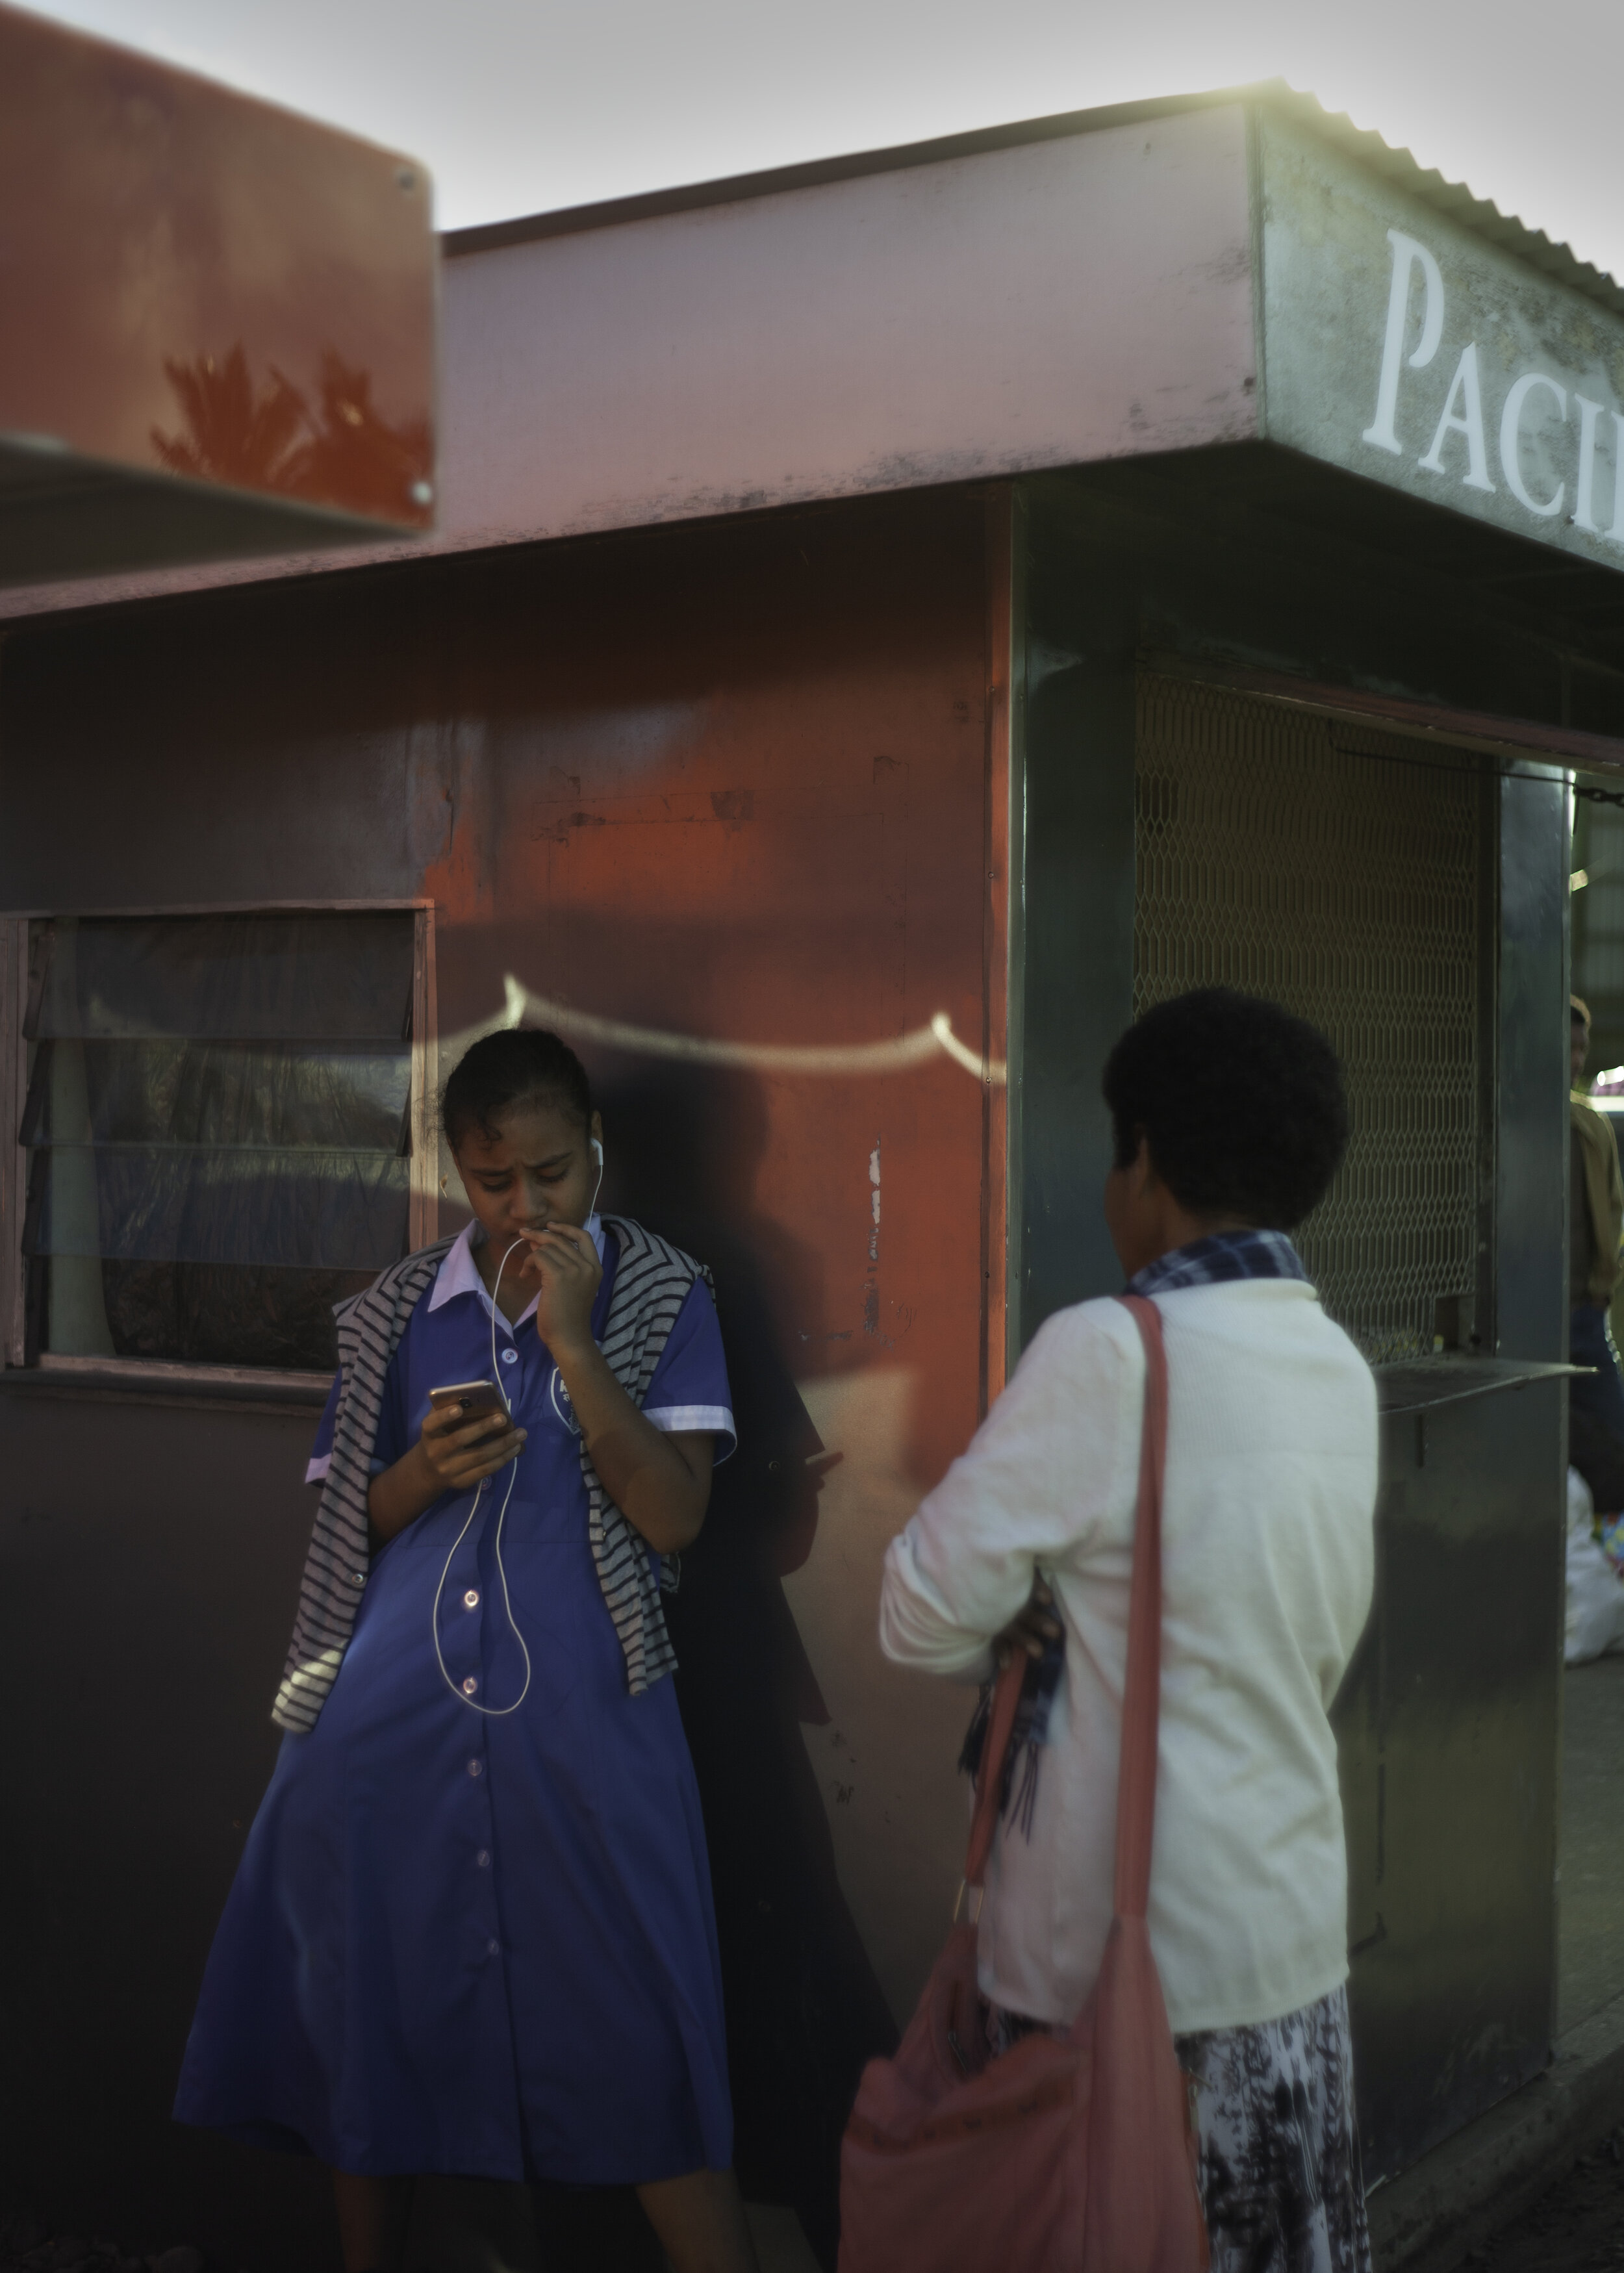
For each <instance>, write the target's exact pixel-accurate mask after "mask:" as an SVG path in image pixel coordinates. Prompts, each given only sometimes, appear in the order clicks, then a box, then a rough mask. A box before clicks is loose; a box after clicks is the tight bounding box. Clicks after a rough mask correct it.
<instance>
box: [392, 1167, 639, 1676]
mask: <svg viewBox="0 0 1624 2273" xmlns="http://www.w3.org/2000/svg"><path fill="white" fill-rule="evenodd" d="M592 1149H593V1151H594V1152H595V1153H596V1154H597V1156H598V1180H597V1182H596V1183H595V1184H594V1186H593V1187H592V1206H591V1207H589V1208H588V1209H587V1220H588V1222H590V1220H591V1219H592V1210H593V1208H595V1207H596V1205H597V1204H598V1194H599V1192H600V1191H601V1190H602V1188H603V1147H602V1144H600V1143H599V1142H598V1140H597V1138H596V1137H594V1138H593V1140H592ZM527 1244H528V1242H526V1241H525V1239H524V1238H523V1237H522V1236H521V1237H520V1238H518V1239H516V1240H515V1241H514V1242H513V1245H512V1246H511V1247H510V1248H509V1249H508V1250H507V1253H506V1254H505V1256H504V1257H502V1260H501V1261H500V1263H498V1265H497V1276H496V1285H495V1286H494V1287H492V1288H491V1290H490V1378H491V1379H492V1381H494V1382H495V1384H496V1386H497V1395H498V1397H499V1398H500V1399H501V1400H502V1405H503V1409H504V1410H505V1413H506V1414H507V1417H508V1419H509V1420H510V1421H511V1420H512V1419H513V1402H512V1400H511V1399H510V1398H509V1396H508V1393H507V1392H506V1390H505V1389H504V1388H503V1386H502V1375H501V1370H500V1369H499V1367H498V1363H497V1294H498V1289H499V1288H500V1287H501V1284H502V1273H503V1272H505V1270H506V1268H507V1266H508V1264H509V1263H510V1262H511V1261H512V1260H513V1257H514V1256H515V1255H516V1254H517V1253H518V1252H519V1249H520V1248H521V1247H523V1246H525V1245H527ZM507 1467H508V1475H507V1489H506V1490H505V1492H504V1493H503V1495H502V1505H501V1507H500V1509H499V1510H498V1514H497V1532H496V1539H495V1542H494V1546H495V1553H496V1566H497V1576H498V1579H500V1580H501V1582H502V1608H503V1609H504V1611H505V1614H506V1617H507V1623H508V1626H509V1628H510V1630H511V1632H512V1633H513V1639H514V1640H515V1641H516V1642H517V1643H518V1645H519V1647H520V1652H521V1654H523V1657H524V1686H523V1688H522V1689H520V1692H519V1694H518V1696H517V1697H515V1698H514V1699H513V1703H512V1704H511V1705H482V1704H480V1703H479V1702H478V1700H477V1699H475V1698H473V1697H470V1696H469V1695H468V1692H467V1691H466V1690H465V1689H463V1688H461V1687H460V1686H459V1684H457V1683H456V1682H454V1681H453V1679H452V1677H451V1676H450V1674H449V1673H448V1672H447V1671H446V1669H445V1654H444V1653H443V1651H442V1650H441V1648H440V1596H441V1595H442V1594H444V1593H445V1581H446V1579H448V1578H449V1577H450V1576H451V1566H452V1564H453V1562H455V1560H456V1557H457V1549H458V1548H460V1546H461V1544H462V1542H463V1541H464V1540H465V1539H466V1538H467V1537H468V1526H469V1525H470V1524H471V1523H472V1522H473V1520H474V1518H475V1515H476V1514H477V1512H478V1511H479V1503H480V1499H481V1497H482V1495H483V1492H484V1489H485V1486H486V1485H487V1484H488V1483H489V1482H490V1478H489V1476H482V1477H481V1478H480V1480H479V1482H478V1483H477V1484H476V1485H475V1490H474V1497H473V1500H472V1502H471V1504H470V1505H469V1507H468V1513H467V1515H466V1516H465V1517H464V1518H463V1521H462V1528H461V1530H460V1532H459V1533H458V1534H457V1535H456V1537H455V1539H454V1540H453V1542H452V1545H451V1552H450V1554H449V1555H447V1557H445V1569H444V1570H443V1571H442V1572H440V1582H439V1584H438V1587H436V1588H435V1590H434V1602H433V1604H432V1607H431V1608H430V1613H429V1625H430V1633H431V1634H432V1636H433V1640H434V1657H435V1662H436V1664H438V1667H439V1669H440V1678H441V1680H442V1681H443V1682H444V1683H445V1686H446V1687H447V1689H449V1690H450V1692H451V1693H452V1695H453V1697H454V1698H455V1699H456V1700H457V1702H458V1704H459V1705H466V1706H467V1707H468V1710H469V1711H470V1712H471V1713H483V1714H484V1716H485V1718H486V1719H487V1720H488V1721H501V1720H505V1718H506V1717H507V1715H508V1714H510V1713H516V1712H517V1711H518V1710H519V1707H520V1706H521V1705H522V1704H523V1703H524V1700H525V1699H526V1698H527V1697H528V1695H529V1693H530V1651H529V1647H528V1644H527V1643H526V1641H525V1638H524V1636H523V1634H521V1633H520V1631H519V1622H518V1620H517V1619H516V1618H515V1617H514V1616H513V1597H512V1595H511V1594H509V1592H508V1587H507V1566H506V1564H505V1563H504V1562H503V1560H502V1526H503V1525H504V1524H505V1522H506V1520H507V1504H508V1502H509V1500H510V1499H512V1497H513V1485H514V1483H515V1482H516V1481H517V1480H518V1475H519V1461H518V1459H517V1457H515V1458H514V1459H511V1460H510V1461H509V1462H508V1464H507Z"/></svg>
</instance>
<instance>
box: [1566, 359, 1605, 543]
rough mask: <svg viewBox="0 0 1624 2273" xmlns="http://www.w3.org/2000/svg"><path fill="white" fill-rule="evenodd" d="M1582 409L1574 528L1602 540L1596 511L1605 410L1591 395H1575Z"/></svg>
mask: <svg viewBox="0 0 1624 2273" xmlns="http://www.w3.org/2000/svg"><path fill="white" fill-rule="evenodd" d="M1574 401H1575V402H1576V403H1577V404H1578V406H1579V472H1578V476H1577V478H1576V479H1575V483H1574V485H1573V525H1574V527H1575V529H1586V530H1588V531H1589V533H1590V536H1600V535H1601V531H1600V529H1598V528H1597V526H1596V517H1595V514H1594V512H1593V511H1592V507H1593V506H1594V504H1595V494H1596V421H1597V420H1598V418H1599V417H1600V416H1601V412H1602V406H1601V404H1600V403H1599V402H1592V401H1590V396H1589V395H1588V394H1575V396H1574Z"/></svg>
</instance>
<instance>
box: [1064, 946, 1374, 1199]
mask: <svg viewBox="0 0 1624 2273" xmlns="http://www.w3.org/2000/svg"><path fill="white" fill-rule="evenodd" d="M1102 1085H1103V1087H1104V1092H1105V1102H1106V1104H1107V1105H1108V1106H1110V1108H1111V1129H1112V1135H1113V1138H1114V1142H1115V1148H1116V1161H1117V1166H1118V1167H1119V1168H1126V1167H1127V1166H1128V1164H1129V1163H1130V1162H1131V1161H1132V1160H1133V1159H1134V1157H1135V1155H1136V1154H1137V1152H1138V1151H1139V1141H1140V1138H1141V1137H1143V1138H1144V1139H1145V1141H1146V1143H1147V1144H1149V1148H1150V1159H1151V1164H1152V1166H1153V1167H1155V1169H1156V1174H1157V1175H1158V1176H1160V1178H1161V1179H1162V1182H1164V1184H1165V1185H1166V1186H1167V1188H1168V1189H1169V1191H1171V1194H1172V1196H1173V1197H1174V1198H1175V1199H1176V1200H1177V1201H1178V1202H1179V1205H1180V1206H1181V1207H1186V1208H1188V1209H1189V1210H1190V1212H1191V1213H1192V1214H1194V1215H1232V1216H1237V1217H1239V1219H1240V1220H1241V1221H1242V1222H1243V1223H1249V1224H1256V1225H1259V1226H1261V1227H1264V1228H1266V1229H1269V1230H1271V1231H1291V1230H1294V1229H1295V1228H1296V1227H1297V1226H1298V1224H1299V1223H1300V1222H1301V1221H1302V1219H1303V1218H1304V1217H1305V1216H1306V1214H1307V1213H1308V1212H1309V1210H1310V1209H1311V1208H1312V1207H1313V1206H1314V1204H1316V1203H1317V1202H1318V1201H1319V1200H1321V1198H1323V1197H1324V1195H1325V1192H1326V1189H1327V1188H1328V1185H1329V1183H1330V1181H1331V1178H1332V1177H1333V1176H1334V1175H1335V1174H1336V1170H1337V1168H1338V1167H1340V1165H1341V1162H1342V1156H1343V1153H1344V1152H1346V1150H1347V1148H1348V1099H1347V1092H1346V1091H1345V1090H1344V1088H1343V1078H1342V1068H1341V1066H1340V1065H1339V1064H1338V1063H1337V1060H1336V1051H1335V1050H1334V1049H1333V1048H1332V1047H1331V1046H1330V1044H1329V1042H1328V1041H1327V1040H1326V1039H1325V1036H1324V1035H1323V1034H1322V1033H1321V1032H1320V1031H1319V1029H1318V1028H1317V1027H1315V1026H1311V1025H1310V1024H1308V1022H1307V1020H1306V1018H1295V1017H1293V1016H1291V1012H1290V1011H1289V1010H1283V1009H1281V1008H1280V1005H1279V1004H1278V1003H1277V1002H1269V1001H1263V1000H1262V999H1261V997H1260V996H1258V995H1254V994H1237V993H1236V992H1235V991H1234V989H1233V988H1232V987H1229V986H1201V987H1198V988H1196V989H1195V990H1194V992H1193V993H1191V994H1179V995H1175V996H1174V997H1173V999H1172V1001H1169V1002H1158V1003H1157V1005H1156V1008H1155V1009H1153V1010H1147V1011H1146V1012H1145V1015H1144V1016H1143V1017H1142V1018H1137V1019H1135V1020H1134V1024H1132V1025H1131V1026H1130V1027H1129V1028H1128V1030H1127V1031H1126V1033H1125V1034H1124V1035H1122V1036H1121V1038H1120V1039H1119V1041H1118V1043H1117V1045H1116V1047H1115V1048H1114V1049H1113V1050H1112V1051H1111V1055H1110V1057H1109V1058H1108V1059H1107V1060H1106V1061H1105V1074H1104V1083H1103V1084H1102Z"/></svg>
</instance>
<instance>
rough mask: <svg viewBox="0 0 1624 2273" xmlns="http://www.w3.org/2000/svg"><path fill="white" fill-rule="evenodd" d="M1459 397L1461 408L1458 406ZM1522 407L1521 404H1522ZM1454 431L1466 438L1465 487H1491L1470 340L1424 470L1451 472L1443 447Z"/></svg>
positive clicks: (1475, 360)
mask: <svg viewBox="0 0 1624 2273" xmlns="http://www.w3.org/2000/svg"><path fill="white" fill-rule="evenodd" d="M1457 400H1458V401H1459V402H1460V405H1461V408H1460V409H1459V410H1456V407H1455V406H1456V401H1457ZM1519 407H1520V406H1519ZM1451 434H1463V435H1464V436H1465V437H1466V471H1465V473H1464V474H1463V476H1461V479H1462V484H1463V487H1465V488H1466V489H1469V490H1490V491H1492V490H1493V487H1494V484H1493V482H1492V481H1491V480H1490V479H1489V454H1488V451H1487V448H1486V446H1485V444H1484V439H1483V391H1482V389H1481V387H1480V386H1478V342H1477V341H1476V340H1473V341H1471V342H1470V343H1469V344H1468V345H1467V346H1466V347H1463V349H1461V359H1460V361H1459V363H1457V364H1456V366H1455V377H1454V378H1453V379H1451V380H1450V382H1449V393H1448V398H1447V400H1446V401H1445V403H1444V406H1443V416H1442V417H1441V419H1440V420H1439V421H1438V431H1437V432H1436V433H1435V434H1434V435H1433V446H1432V448H1431V449H1430V450H1429V451H1428V452H1427V454H1426V456H1425V457H1424V458H1423V459H1421V460H1420V461H1419V462H1420V465H1421V468H1422V470H1423V471H1424V472H1426V473H1429V474H1442V473H1447V472H1448V467H1447V466H1446V465H1445V464H1444V461H1443V446H1444V442H1445V440H1446V439H1447V438H1448V436H1449V435H1451Z"/></svg>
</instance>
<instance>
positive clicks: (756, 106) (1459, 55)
mask: <svg viewBox="0 0 1624 2273" xmlns="http://www.w3.org/2000/svg"><path fill="white" fill-rule="evenodd" d="M34 5H35V11H36V12H38V13H41V14H46V15H52V16H55V17H56V18H57V19H60V20H61V21H63V22H66V23H71V24H76V25H79V26H81V27H83V28H84V29H86V30H87V31H94V32H98V33H101V34H103V35H104V36H107V37H109V38H113V39H117V40H122V41H125V42H126V43H127V44H129V45H131V46H133V47H138V48H143V49H147V50H149V51H150V52H151V53H153V54H154V55H158V56H164V57H165V58H167V59H168V60H169V61H171V62H174V63H179V64H185V65H188V66H189V67H191V68H192V69H194V70H198V71H206V72H209V73H210V74H212V75H213V77H215V78H218V79H227V80H229V81H230V82H231V83H232V84H233V85H235V86H240V87H243V88H245V89H247V90H248V91H250V92H251V93H254V94H262V95H265V96H266V97H268V98H269V99H271V100H272V101H279V102H284V103H288V104H290V105H292V106H293V107H294V108H296V109H300V110H304V111H308V112H310V113H311V114H313V115H314V116H318V117H321V118H325V119H328V120H330V121H332V122H333V123H334V124H339V125H342V126H346V127H348V128H350V129H351V130H352V131H355V132H357V133H361V134H365V135H367V136H370V138H371V139H374V140H376V141H379V142H383V143H386V144H388V145H390V146H393V147H395V148H398V149H401V150H405V151H408V152H409V153H410V154H412V155H413V156H414V157H416V158H418V159H420V160H422V161H424V162H425V163H426V164H427V165H428V166H429V168H430V169H431V171H432V173H433V175H434V176H435V180H436V184H437V195H438V217H439V221H440V224H441V226H442V227H443V228H447V229H457V228H464V227H467V226H468V225H470V224H471V223H475V222H478V221H497V220H503V219H505V218H507V217H508V216H510V215H513V214H529V213H540V212H545V211H548V210H550V209H552V208H555V207H558V206H573V205H582V204H587V203H591V202H592V201H594V200H595V199H601V198H612V197H622V196H626V195H629V194H632V193H633V192H635V191H640V190H649V189H658V188H662V187H666V186H669V185H670V184H674V183H681V182H694V181H708V180H714V179H715V178H717V177H718V176H724V175H728V174H737V173H745V172H751V171H754V170H756V169H760V168H764V167H770V166H782V165H789V164H792V163H794V162H796V161H798V160H802V159H807V158H819V157H827V156H831V155H834V154H837V153H840V152H843V151H850V150H865V149H874V148H879V147H882V146H886V145H887V144H892V143H898V142H909V141H917V140H920V139H924V138H925V137H928V136H931V135H936V134H949V133H956V132H959V131H963V130H965V129H967V128H973V127H978V126H990V125H995V124H999V123H1000V122H1002V121H1005V120H1009V119H1016V118H1030V117H1038V116H1044V115H1045V114H1047V113H1049V112H1052V111H1060V110H1074V109H1087V108H1090V107H1092V106H1094V105H1096V104H1099V103H1108V102H1124V101H1134V100H1136V99H1138V98H1141V97H1143V96H1148V95H1158V94H1179V93H1183V92H1187V91H1191V90H1196V89H1201V88H1204V87H1219V86H1236V85H1239V84H1242V83H1244V82H1246V81H1248V80H1252V79H1267V78H1273V77H1276V76H1280V77H1283V78H1284V79H1288V80H1289V81H1290V82H1291V85H1292V86H1297V87H1300V88H1304V89H1306V90H1307V91H1309V92H1310V93H1312V94H1316V95H1318V96H1319V98H1320V100H1321V101H1322V102H1324V103H1325V104H1326V105H1327V106H1328V108H1329V109H1333V110H1346V111H1348V112H1349V113H1351V116H1352V117H1353V118H1354V119H1355V120H1356V121H1357V123H1358V124H1359V125H1361V126H1369V127H1374V128H1375V129H1376V130H1377V131H1378V132H1379V133H1381V134H1382V135H1384V136H1385V137H1386V138H1387V139H1388V141H1389V142H1393V143H1398V144H1403V145H1404V146H1407V147H1408V148H1409V149H1411V150H1412V151H1413V152H1414V153H1415V154H1416V156H1417V157H1418V158H1419V159H1420V161H1422V163H1423V164H1425V165H1430V166H1436V167H1438V168H1439V169H1440V170H1441V172H1442V173H1444V174H1445V175H1446V176H1448V177H1449V178H1450V179H1451V180H1456V181H1464V182H1466V183H1467V184H1469V185H1470V186H1471V189H1472V190H1474V191H1476V192H1477V193H1478V195H1479V196H1481V197H1486V198H1491V199H1493V201H1494V203H1495V204H1496V205H1498V206H1500V207H1501V209H1502V211H1505V212H1509V213H1514V214H1516V215H1517V216H1518V217H1519V218H1520V219H1522V220H1523V221H1527V222H1529V223H1530V225H1532V226H1533V227H1535V228H1538V229H1545V231H1546V232H1547V234H1549V235H1550V236H1554V237H1557V238H1559V239H1560V240H1561V241H1563V242H1565V243H1567V244H1571V245H1572V247H1573V249H1574V250H1575V252H1577V253H1578V254H1579V255H1580V257H1581V258H1582V259H1587V260H1591V261H1594V262H1595V263H1596V265H1597V266H1598V267H1601V268H1605V269H1607V270H1609V271H1610V272H1611V273H1612V274H1614V275H1615V276H1620V277H1624V133H1621V132H1620V125H1621V124H1624V0H1544V4H1534V0H1478V4H1477V5H1476V6H1472V5H1469V4H1467V0H1334V4H1333V0H1136V4H1135V0H1126V4H1124V0H1111V4H1109V5H1106V4H1103V0H973V4H972V0H929V4H925V0H56V4H49V5H42V4H41V0H34Z"/></svg>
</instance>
